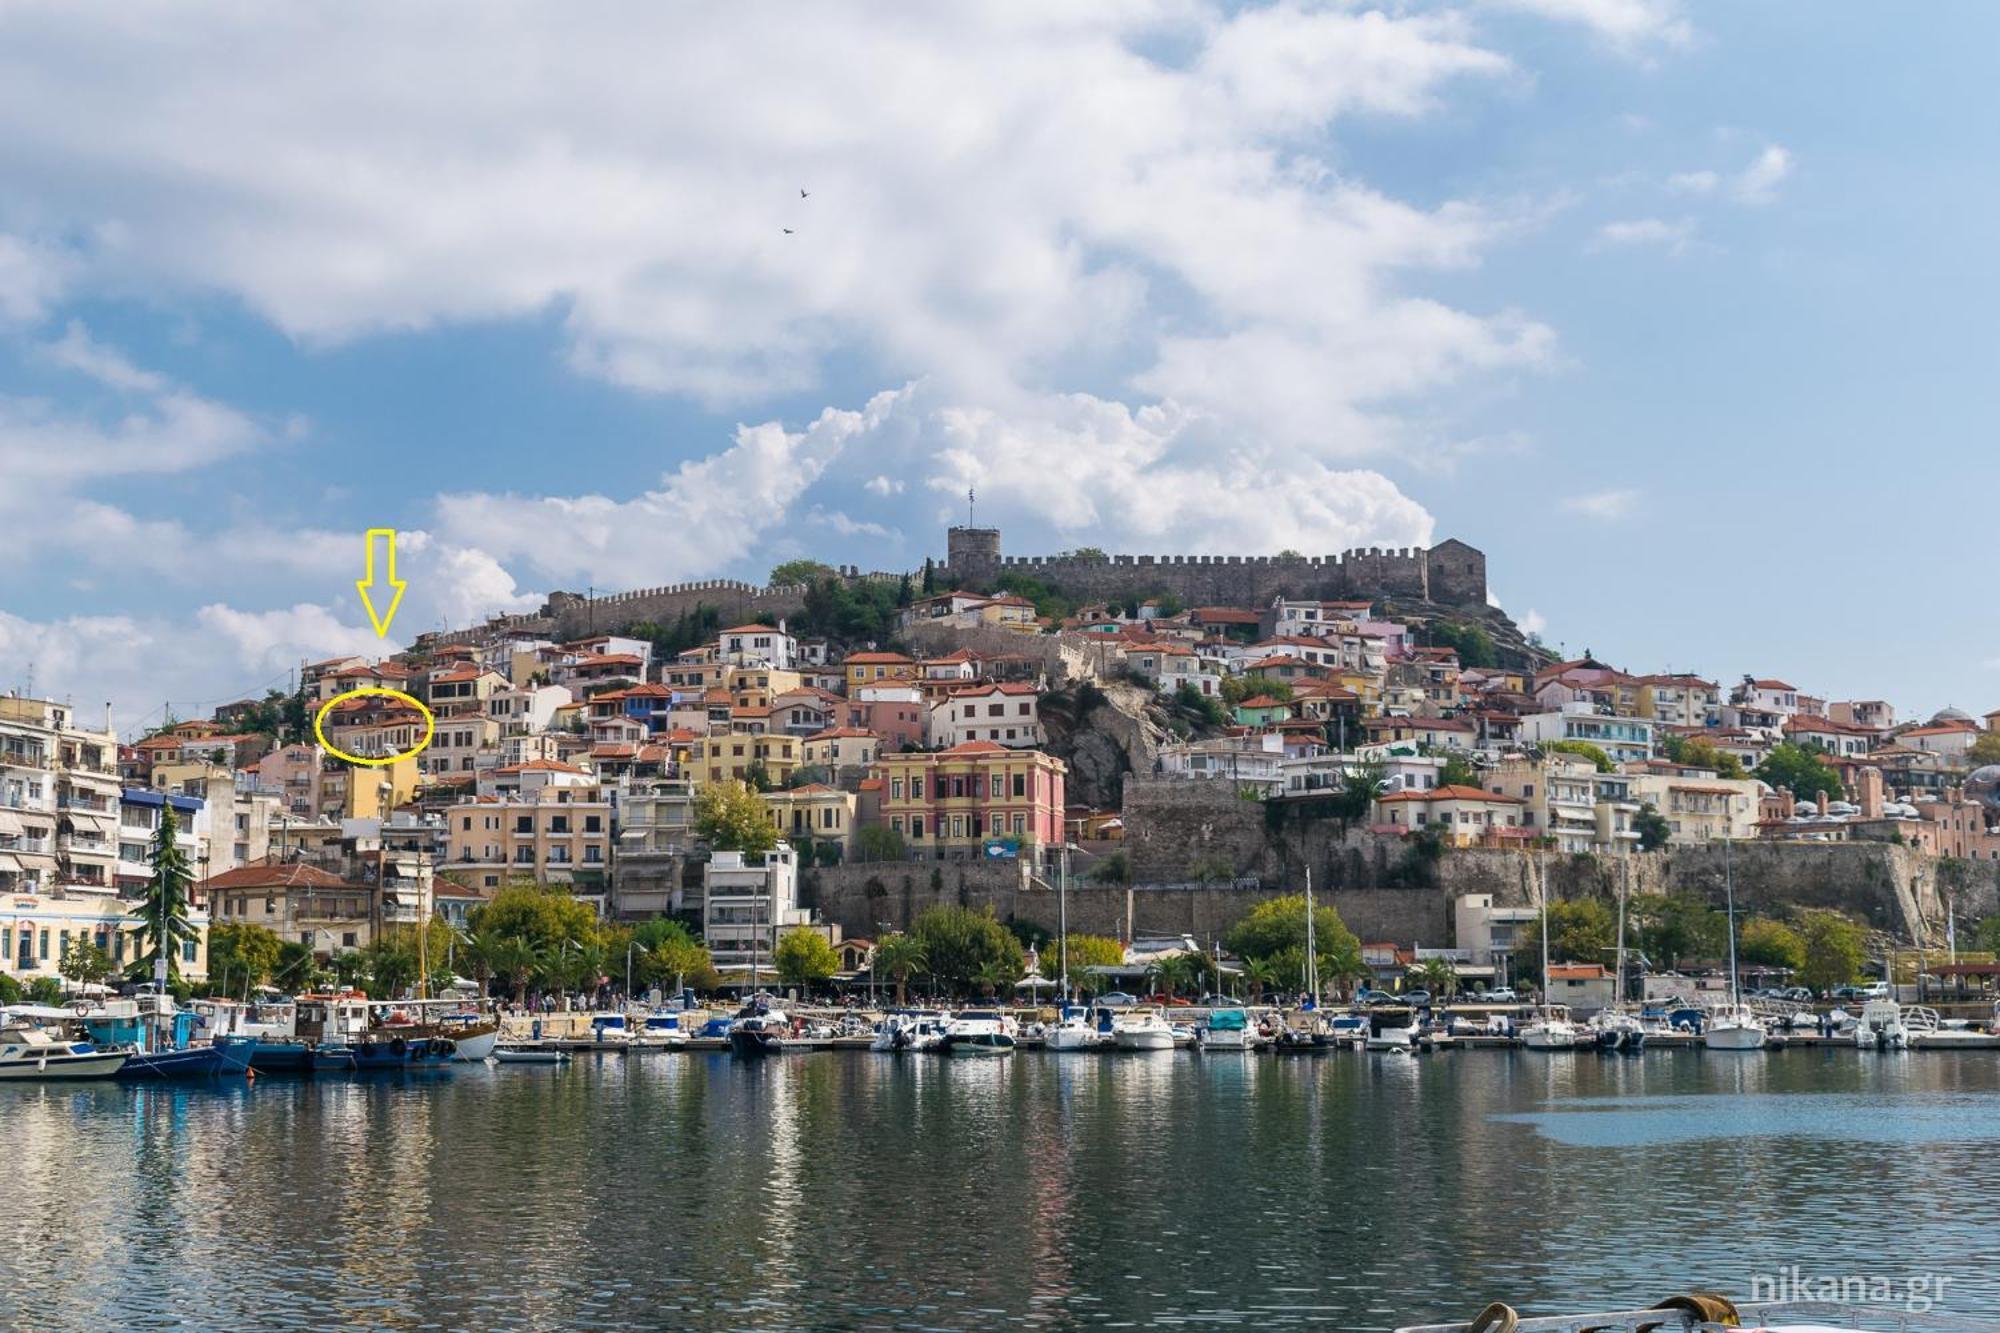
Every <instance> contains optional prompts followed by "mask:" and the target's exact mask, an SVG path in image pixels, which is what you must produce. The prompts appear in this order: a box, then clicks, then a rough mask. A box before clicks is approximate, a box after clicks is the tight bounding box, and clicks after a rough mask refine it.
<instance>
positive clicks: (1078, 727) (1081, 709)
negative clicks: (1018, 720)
mask: <svg viewBox="0 0 2000 1333" xmlns="http://www.w3.org/2000/svg"><path fill="white" fill-rule="evenodd" d="M1156 698H1157V696H1156V695H1155V694H1154V693H1153V691H1152V690H1150V689H1147V688H1146V687H1144V686H1141V685H1132V684H1128V683H1125V682H1123V681H1111V682H1108V683H1106V684H1104V685H1101V686H1100V685H1091V684H1082V685H1077V686H1074V687H1072V688H1070V689H1066V690H1060V691H1055V692H1051V693H1049V694H1045V695H1043V696H1042V707H1041V712H1042V725H1043V727H1045V728H1046V729H1047V731H1048V736H1049V739H1048V746H1047V748H1048V752H1049V753H1050V754H1052V755H1054V756H1055V757H1056V758H1058V759H1060V760H1062V761H1063V763H1065V764H1067V765H1068V766H1069V777H1068V778H1067V780H1066V794H1067V799H1068V802H1069V804H1071V805H1088V806H1090V807H1092V808H1093V809H1098V810H1106V809H1111V810H1115V809H1117V808H1118V807H1119V806H1120V805H1121V804H1122V803H1123V801H1124V797H1125V777H1126V775H1127V774H1129V773H1148V774H1150V773H1151V772H1152V771H1153V765H1154V762H1155V760H1156V759H1157V758H1158V756H1159V753H1160V745H1161V743H1162V742H1163V741H1165V740H1166V738H1167V734H1168V733H1167V729H1166V727H1165V726H1164V724H1163V723H1162V722H1161V720H1160V719H1159V718H1158V717H1157V716H1156V715H1155V714H1156V704H1155V701H1156Z"/></svg>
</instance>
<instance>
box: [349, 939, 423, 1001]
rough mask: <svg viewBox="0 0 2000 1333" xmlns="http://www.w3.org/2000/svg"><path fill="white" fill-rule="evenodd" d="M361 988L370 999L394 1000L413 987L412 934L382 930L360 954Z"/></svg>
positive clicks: (414, 960) (414, 954)
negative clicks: (406, 934)
mask: <svg viewBox="0 0 2000 1333" xmlns="http://www.w3.org/2000/svg"><path fill="white" fill-rule="evenodd" d="M361 970H362V986H363V988H364V989H366V990H367V992H368V998H369V999H371V1000H394V999H398V998H400V997H401V996H403V995H406V994H408V993H410V991H412V990H413V989H414V988H415V986H416V984H417V950H416V936H415V934H414V933H411V934H409V935H408V936H407V937H406V936H405V934H404V932H402V931H395V930H384V931H383V932H382V933H381V934H380V935H378V936H376V937H375V938H374V939H372V940H370V941H368V946H367V947H366V948H364V949H363V950H362V951H361Z"/></svg>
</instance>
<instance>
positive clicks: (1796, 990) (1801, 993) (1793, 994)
mask: <svg viewBox="0 0 2000 1333" xmlns="http://www.w3.org/2000/svg"><path fill="white" fill-rule="evenodd" d="M1779 998H1781V999H1786V1000H1790V1001H1792V1002H1793V1003H1794V1004H1811V1003H1812V1002H1813V993H1812V992H1811V991H1810V990H1808V989H1806V988H1805V987H1804V986H1787V987H1785V989H1784V990H1783V992H1781V994H1780V996H1779Z"/></svg>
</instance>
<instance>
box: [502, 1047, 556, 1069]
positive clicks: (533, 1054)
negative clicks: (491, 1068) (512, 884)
mask: <svg viewBox="0 0 2000 1333" xmlns="http://www.w3.org/2000/svg"><path fill="white" fill-rule="evenodd" d="M488 1058H490V1059H491V1060H492V1061H493V1062H494V1063H495V1064H501V1065H566V1064H568V1063H569V1052H568V1051H558V1050H555V1049H553V1048H547V1049H545V1048H542V1047H534V1046H495V1047H494V1048H493V1054H492V1055H491V1056H490V1057H488Z"/></svg>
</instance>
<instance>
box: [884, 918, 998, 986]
mask: <svg viewBox="0 0 2000 1333" xmlns="http://www.w3.org/2000/svg"><path fill="white" fill-rule="evenodd" d="M910 933H911V934H912V935H914V936H915V937H916V938H917V940H918V942H919V943H921V944H922V946H923V951H924V957H925V959H927V960H928V966H929V969H930V975H931V976H932V978H933V979H935V980H936V982H937V983H938V984H939V985H941V986H943V987H945V988H946V989H948V990H950V991H952V992H954V993H963V992H964V991H965V990H967V989H968V988H969V987H970V986H971V985H972V984H973V982H974V981H975V980H976V979H977V978H978V977H979V976H980V972H981V969H982V968H983V967H984V966H985V965H986V964H988V963H993V964H996V965H997V966H998V968H999V969H1000V971H1001V972H1003V973H1005V974H1007V975H1006V984H1007V985H1010V986H1011V985H1012V984H1013V983H1014V982H1016V981H1019V980H1020V979H1021V976H1022V974H1023V973H1025V972H1026V971H1027V960H1026V957H1025V956H1024V955H1023V953H1022V951H1021V942H1020V941H1019V940H1017V939H1015V938H1014V933H1013V932H1012V931H1010V930H1008V929H1007V927H1005V926H1003V925H1001V924H1000V922H999V921H998V920H997V919H996V918H995V917H994V915H993V913H992V911H991V909H988V910H987V911H984V912H975V911H973V910H971V909H970V908H966V907H953V906H943V907H932V908H929V909H928V910H926V911H925V912H923V913H922V914H921V915H920V916H918V917H917V919H916V921H915V922H913V923H912V924H911V926H910Z"/></svg>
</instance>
